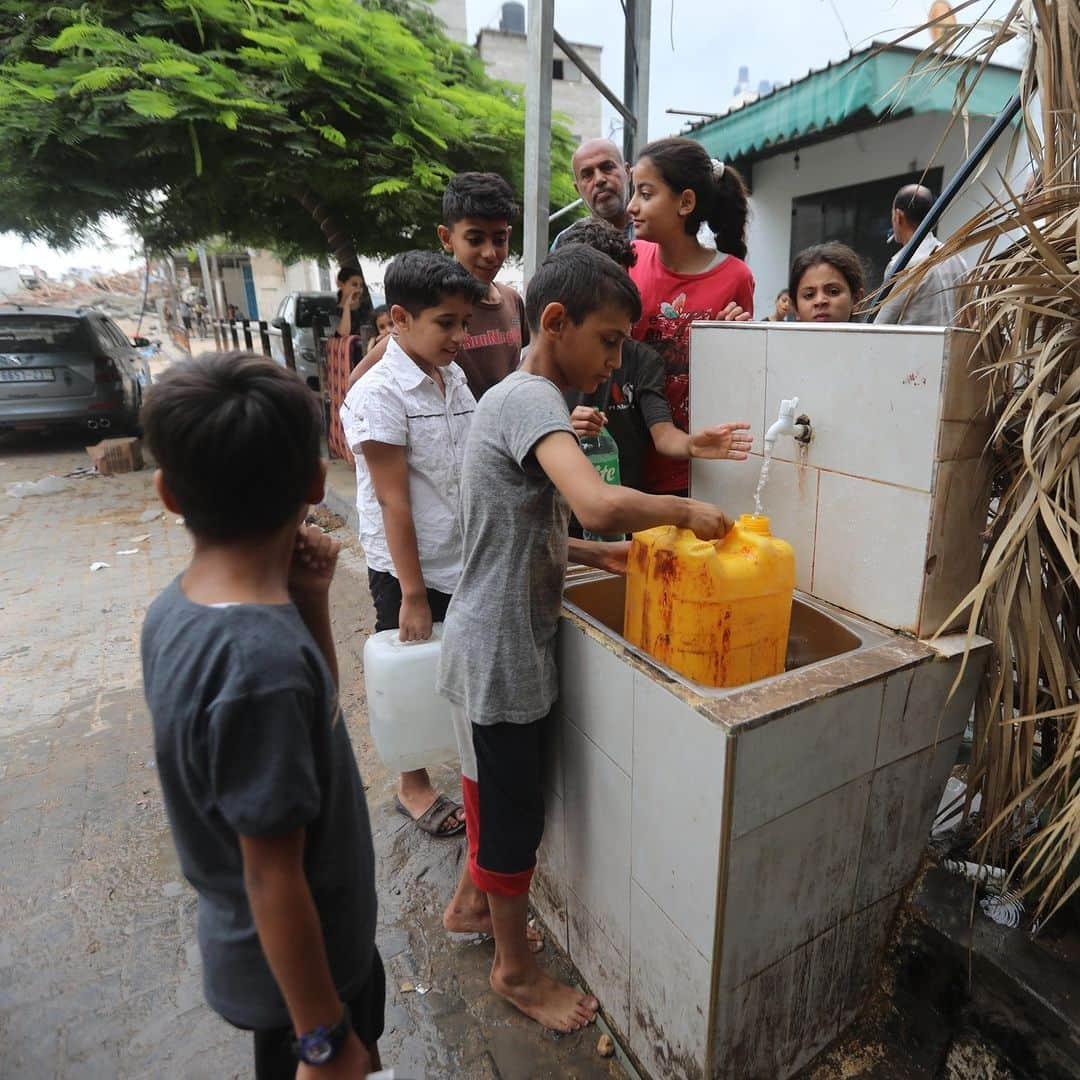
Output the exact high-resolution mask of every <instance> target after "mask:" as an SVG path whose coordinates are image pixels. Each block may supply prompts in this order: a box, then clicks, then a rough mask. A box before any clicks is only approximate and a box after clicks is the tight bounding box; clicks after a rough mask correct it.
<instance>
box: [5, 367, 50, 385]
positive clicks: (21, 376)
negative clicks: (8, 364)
mask: <svg viewBox="0 0 1080 1080" xmlns="http://www.w3.org/2000/svg"><path fill="white" fill-rule="evenodd" d="M55 381H56V372H54V371H53V369H52V368H51V367H38V368H4V369H2V370H0V382H55Z"/></svg>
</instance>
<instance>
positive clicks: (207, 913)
mask: <svg viewBox="0 0 1080 1080" xmlns="http://www.w3.org/2000/svg"><path fill="white" fill-rule="evenodd" d="M143 423H144V426H145V431H146V438H147V441H148V443H149V446H150V449H151V450H152V452H153V454H154V457H155V459H156V460H157V463H158V466H159V467H158V471H157V472H156V473H155V476H154V484H155V487H156V489H157V492H158V495H159V496H160V498H161V500H162V502H163V503H164V504H165V506H166V507H167V508H168V509H169V510H170V511H172V512H174V513H177V514H182V515H183V516H184V520H185V522H186V524H187V527H188V529H189V530H190V532H191V535H192V540H193V543H194V551H193V553H192V558H191V562H190V564H189V565H188V567H187V569H186V570H185V571H184V572H183V573H182V574H181V575H180V576H179V577H177V578H176V579H175V580H174V581H173V582H172V584H171V585H169V586H168V587H167V588H166V589H165V590H164V592H162V593H161V595H160V596H159V597H158V598H157V599H156V600H155V601H154V603H153V604H152V605H151V607H150V610H149V612H148V613H147V616H146V621H145V623H144V624H143V631H142V663H143V682H144V686H145V692H146V700H147V703H148V704H149V706H150V712H151V714H152V716H153V726H154V753H155V756H156V759H157V771H158V776H159V777H160V778H161V786H162V790H163V793H164V796H165V807H166V810H167V811H168V816H169V824H170V826H171V829H172V834H173V840H174V842H175V844H176V848H177V852H178V854H179V857H180V864H181V866H182V868H183V872H184V876H185V877H186V878H187V879H188V881H189V882H191V884H192V885H193V886H194V888H195V890H196V892H197V893H198V894H199V909H198V910H199V915H198V938H199V949H200V952H201V953H202V966H203V988H204V991H205V994H206V1000H207V1002H208V1003H209V1005H210V1006H211V1007H212V1008H213V1009H214V1010H215V1011H217V1012H218V1013H219V1014H220V1015H221V1016H223V1017H224V1018H225V1019H226V1020H228V1021H229V1022H230V1023H231V1024H233V1025H235V1026H236V1027H240V1028H244V1029H247V1030H251V1031H252V1032H253V1033H254V1050H255V1076H256V1077H257V1080H283V1078H285V1077H288V1078H290V1080H292V1078H293V1077H297V1078H298V1080H299V1078H312V1077H316V1076H317V1077H319V1078H320V1080H329V1078H345V1077H348V1078H350V1080H352V1078H354V1077H358V1076H366V1075H367V1074H368V1073H369V1072H371V1071H374V1070H376V1069H378V1068H379V1067H380V1066H379V1054H378V1049H377V1046H376V1043H377V1041H378V1038H379V1036H380V1035H381V1034H382V1030H383V1006H384V999H385V982H384V975H383V968H382V963H381V961H380V959H379V954H378V952H377V951H376V948H375V915H376V901H375V869H374V853H373V848H372V840H371V826H370V824H369V821H368V811H367V804H366V802H365V799H364V788H363V784H362V783H361V780H360V774H359V772H358V771H357V767H356V761H355V759H354V757H353V752H352V746H351V744H350V742H349V736H348V732H347V731H346V728H345V723H344V720H343V718H342V715H341V708H340V706H339V704H338V693H337V660H336V656H335V652H334V642H333V637H332V634H331V629H330V612H329V588H330V582H331V580H332V578H333V575H334V569H335V565H336V562H337V554H338V545H337V543H336V542H335V541H333V540H331V539H330V538H329V537H327V536H324V535H323V534H322V533H321V532H320V531H319V530H318V529H312V528H309V527H306V526H304V525H303V521H304V515H305V512H306V510H307V507H308V504H310V503H314V502H319V501H320V500H321V499H322V496H323V484H324V480H325V475H326V463H325V462H324V461H323V460H321V457H320V450H319V447H320V438H321V433H322V423H321V418H320V415H319V409H318V403H317V401H316V399H315V398H314V397H313V396H312V394H311V392H310V391H309V390H308V389H307V387H306V386H305V385H304V384H303V382H302V381H301V380H300V379H299V378H298V377H297V376H296V375H295V374H294V373H293V372H291V371H286V370H285V369H283V368H280V367H278V366H277V365H276V364H274V363H272V362H271V361H269V360H265V359H263V358H262V357H256V356H253V355H251V354H246V353H229V354H225V355H216V354H213V355H207V356H200V357H195V358H194V359H192V360H187V361H185V362H184V363H182V364H176V365H174V366H173V367H172V368H171V369H170V370H169V371H168V372H166V374H165V375H163V376H162V377H161V379H160V380H159V381H157V382H156V383H155V384H154V386H153V388H152V389H151V390H150V391H149V393H148V394H147V400H146V406H145V409H144V412H143Z"/></svg>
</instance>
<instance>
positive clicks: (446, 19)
mask: <svg viewBox="0 0 1080 1080" xmlns="http://www.w3.org/2000/svg"><path fill="white" fill-rule="evenodd" d="M431 6H432V8H433V9H434V10H435V14H436V15H438V16H439V18H440V19H442V22H443V25H444V26H445V27H446V36H447V37H448V38H452V39H453V40H454V41H458V42H460V43H461V44H462V45H467V44H468V41H469V31H468V26H467V23H466V18H465V0H432V4H431Z"/></svg>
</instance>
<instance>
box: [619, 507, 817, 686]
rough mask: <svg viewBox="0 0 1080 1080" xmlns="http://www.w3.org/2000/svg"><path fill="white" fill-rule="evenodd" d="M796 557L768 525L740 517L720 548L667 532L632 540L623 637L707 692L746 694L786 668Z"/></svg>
mask: <svg viewBox="0 0 1080 1080" xmlns="http://www.w3.org/2000/svg"><path fill="white" fill-rule="evenodd" d="M794 590H795V552H794V551H793V550H792V547H791V545H790V544H789V543H787V541H785V540H780V539H778V538H777V537H775V536H773V535H772V533H771V532H769V519H768V518H767V517H755V516H754V515H753V514H743V515H742V517H740V518H739V520H738V522H737V523H736V524H735V525H734V527H733V528H732V530H731V532H729V533H728V534H727V536H725V537H724V539H723V540H699V539H698V538H697V537H696V536H695V535H694V534H693V533H692V532H691V531H690V530H689V529H680V528H677V527H676V526H674V525H662V526H660V527H659V528H655V529H648V530H646V531H645V532H640V533H635V534H634V538H633V543H632V544H631V545H630V557H629V561H628V564H627V574H626V608H625V611H624V618H623V636H624V637H625V638H626V639H627V641H630V642H632V643H633V644H634V645H636V646H637V647H638V648H639V649H641V650H643V651H644V652H647V653H648V654H649V655H650V656H653V657H655V658H656V659H657V660H659V661H660V662H661V663H662V664H665V665H666V666H667V667H669V668H672V669H673V670H675V671H677V672H679V674H680V675H683V676H685V677H686V678H688V679H691V680H693V681H694V682H697V683H703V684H704V685H706V686H742V685H743V684H744V683H748V682H753V681H754V680H755V679H764V678H767V677H768V676H770V675H778V674H780V672H782V671H783V670H784V661H785V658H786V655H787V640H788V630H789V629H790V626H791V600H792V594H793V593H794Z"/></svg>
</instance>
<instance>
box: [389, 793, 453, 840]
mask: <svg viewBox="0 0 1080 1080" xmlns="http://www.w3.org/2000/svg"><path fill="white" fill-rule="evenodd" d="M394 805H395V807H396V808H397V812H398V813H399V814H403V815H404V816H405V817H407V818H408V819H409V820H410V821H411V822H412V823H413V824H414V825H415V826H416V827H417V828H418V829H419V830H420V831H421V832H426V833H427V834H428V836H434V837H436V838H438V839H442V838H443V837H445V836H458V835H460V834H461V833H462V832H464V830H465V822H464V821H459V822H458V824H457V825H455V826H454V828H452V829H443V828H442V827H441V826H442V824H443V822H444V821H446V819H447V818H448V817H450V816H451V815H452V814H456V813H457V812H458V811H459V810H460V809H461V807H460V806H459V805H458V804H457V803H455V802H452V801H451V800H450V799H448V798H447V797H446V796H445V795H438V796H436V798H435V801H434V802H433V803H432V804H431V805H430V806H429V807H428V808H427V809H426V810H425V811H424V812H423V813H422V814H421V815H420V816H419V817H418V818H414V817H413V816H412V814H410V813H409V809H408V807H407V806H406V805H405V804H404V803H403V802H402V801H401V799H400V798H398V797H397V796H396V795H395V796H394Z"/></svg>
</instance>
